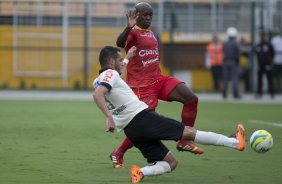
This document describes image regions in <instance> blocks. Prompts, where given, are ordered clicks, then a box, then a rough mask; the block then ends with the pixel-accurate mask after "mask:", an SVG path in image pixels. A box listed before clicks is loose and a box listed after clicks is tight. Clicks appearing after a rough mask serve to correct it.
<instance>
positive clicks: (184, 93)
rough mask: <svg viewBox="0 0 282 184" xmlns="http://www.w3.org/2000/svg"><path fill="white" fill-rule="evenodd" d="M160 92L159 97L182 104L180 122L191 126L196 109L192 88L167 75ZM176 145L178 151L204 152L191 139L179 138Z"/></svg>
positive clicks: (195, 99)
mask: <svg viewBox="0 0 282 184" xmlns="http://www.w3.org/2000/svg"><path fill="white" fill-rule="evenodd" d="M161 92H162V93H161V94H160V97H159V98H160V99H162V100H166V101H177V102H181V103H182V104H183V108H182V112H181V119H182V124H184V125H186V126H191V127H193V126H194V124H195V120H196V116H197V111H198V97H197V96H196V95H195V94H194V93H193V92H192V90H190V89H189V88H188V86H187V85H186V84H184V83H183V82H182V81H179V80H178V79H175V78H172V77H167V79H166V82H165V83H164V85H163V87H162V89H161ZM176 147H177V149H178V150H179V151H189V152H192V153H194V154H202V153H203V152H204V150H203V149H201V148H198V147H197V146H195V144H193V142H192V141H186V140H180V141H178V143H177V146H176Z"/></svg>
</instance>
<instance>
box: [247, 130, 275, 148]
mask: <svg viewBox="0 0 282 184" xmlns="http://www.w3.org/2000/svg"><path fill="white" fill-rule="evenodd" d="M250 145H251V147H252V149H253V150H254V151H255V152H257V153H265V152H267V151H269V150H270V149H271V147H272V145H273V138H272V135H271V134H270V133H269V132H268V131H266V130H257V131H255V132H254V133H253V134H252V136H251V138H250Z"/></svg>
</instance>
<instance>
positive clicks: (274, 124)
mask: <svg viewBox="0 0 282 184" xmlns="http://www.w3.org/2000/svg"><path fill="white" fill-rule="evenodd" d="M248 122H249V123H254V124H262V125H270V126H275V127H279V128H282V124H281V123H275V122H267V121H258V120H249V121H248Z"/></svg>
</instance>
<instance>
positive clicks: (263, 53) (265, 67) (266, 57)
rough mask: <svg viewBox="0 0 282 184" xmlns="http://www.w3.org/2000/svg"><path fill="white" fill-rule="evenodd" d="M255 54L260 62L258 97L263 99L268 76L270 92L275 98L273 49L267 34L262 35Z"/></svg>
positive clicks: (262, 33)
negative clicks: (265, 81) (264, 79)
mask: <svg viewBox="0 0 282 184" xmlns="http://www.w3.org/2000/svg"><path fill="white" fill-rule="evenodd" d="M255 52H256V55H257V61H258V73H257V81H258V84H257V94H256V97H258V98H261V97H262V90H263V75H264V74H265V75H266V78H267V83H268V91H269V93H270V95H271V97H272V98H274V88H273V81H272V67H273V63H272V58H273V47H272V45H271V44H270V42H269V41H268V40H267V35H266V33H265V32H261V33H260V42H259V43H258V44H257V45H256V47H255Z"/></svg>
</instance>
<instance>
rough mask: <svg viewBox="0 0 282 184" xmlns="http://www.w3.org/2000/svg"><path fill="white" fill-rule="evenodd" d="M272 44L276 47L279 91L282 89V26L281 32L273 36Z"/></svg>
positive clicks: (275, 64)
mask: <svg viewBox="0 0 282 184" xmlns="http://www.w3.org/2000/svg"><path fill="white" fill-rule="evenodd" d="M271 44H272V46H273V49H274V59H273V67H274V68H273V69H274V73H273V74H274V86H275V88H276V92H277V93H281V91H282V28H280V34H279V35H276V36H274V37H273V38H272V40H271Z"/></svg>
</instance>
